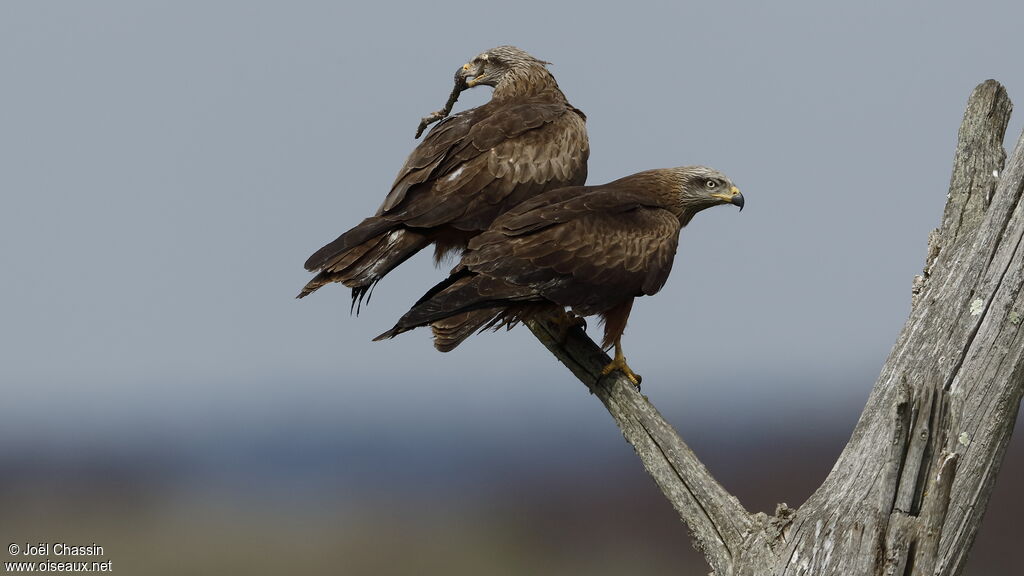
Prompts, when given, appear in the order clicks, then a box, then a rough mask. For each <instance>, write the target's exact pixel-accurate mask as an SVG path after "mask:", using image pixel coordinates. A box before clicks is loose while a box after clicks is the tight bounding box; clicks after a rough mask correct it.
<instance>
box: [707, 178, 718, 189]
mask: <svg viewBox="0 0 1024 576" xmlns="http://www.w3.org/2000/svg"><path fill="white" fill-rule="evenodd" d="M704 185H705V186H707V188H708V190H712V189H714V188H715V187H716V186H718V182H715V181H714V180H708V181H707V182H705V183H704Z"/></svg>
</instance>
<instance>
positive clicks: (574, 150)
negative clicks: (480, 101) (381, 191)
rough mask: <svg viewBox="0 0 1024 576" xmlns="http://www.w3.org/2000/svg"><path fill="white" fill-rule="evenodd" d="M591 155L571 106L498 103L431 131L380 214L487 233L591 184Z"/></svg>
mask: <svg viewBox="0 0 1024 576" xmlns="http://www.w3.org/2000/svg"><path fill="white" fill-rule="evenodd" d="M589 154H590V148H589V143H588V141H587V136H586V127H585V125H584V123H583V118H582V117H581V116H580V115H579V114H577V113H576V111H575V109H573V108H572V107H571V106H569V105H567V104H565V103H564V102H551V101H550V100H546V99H539V100H538V99H522V100H518V101H513V102H509V101H491V102H488V103H487V104H485V105H483V106H480V107H478V108H474V109H472V110H467V111H465V112H463V113H461V114H457V115H455V116H451V117H449V118H448V119H446V121H445V122H442V123H441V124H439V125H438V126H436V127H435V128H434V129H433V130H431V131H430V133H429V134H428V135H427V137H426V138H425V139H424V141H423V142H422V143H421V144H420V145H419V146H418V147H417V148H416V149H415V150H414V151H413V152H412V154H411V155H410V156H409V158H408V159H407V160H406V163H405V166H403V167H402V170H401V171H400V172H399V174H398V177H397V178H396V179H395V183H394V185H393V186H392V189H391V192H390V193H389V194H388V196H387V198H386V199H385V201H384V203H383V204H382V205H381V207H380V209H379V210H378V212H377V215H378V216H380V217H383V218H385V219H387V220H391V221H393V222H401V223H403V224H405V225H406V226H412V227H423V228H428V227H434V226H439V225H444V224H449V225H452V226H454V227H455V228H457V229H460V230H470V231H477V230H483V229H485V228H486V227H487V226H488V225H489V224H490V223H491V222H492V221H493V220H494V218H496V217H497V216H498V215H499V214H501V213H502V212H504V211H505V210H507V209H508V208H510V207H511V206H514V205H515V204H518V203H519V202H521V201H522V200H524V199H526V198H528V197H531V196H533V195H536V194H538V193H540V192H542V191H544V190H547V189H550V188H552V187H560V186H570V185H577V184H581V183H583V181H585V180H586V162H587V157H588V156H589Z"/></svg>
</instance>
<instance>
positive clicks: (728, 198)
mask: <svg viewBox="0 0 1024 576" xmlns="http://www.w3.org/2000/svg"><path fill="white" fill-rule="evenodd" d="M711 196H712V197H713V198H718V199H719V200H721V201H723V202H727V203H729V204H734V205H736V206H739V208H740V212H742V211H743V194H741V193H740V189H739V188H737V187H735V186H733V187H732V188H731V189H730V190H729V193H728V194H712V195H711Z"/></svg>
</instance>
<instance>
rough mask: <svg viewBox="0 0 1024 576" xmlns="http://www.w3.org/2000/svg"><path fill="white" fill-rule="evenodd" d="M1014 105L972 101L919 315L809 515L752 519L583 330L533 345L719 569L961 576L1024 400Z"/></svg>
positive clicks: (932, 240) (981, 93) (986, 89)
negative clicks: (1008, 144) (602, 421)
mask: <svg viewBox="0 0 1024 576" xmlns="http://www.w3.org/2000/svg"><path fill="white" fill-rule="evenodd" d="M1011 108H1012V105H1011V103H1010V100H1009V98H1008V97H1007V95H1006V91H1005V89H1004V88H1003V87H1002V86H1001V85H999V83H997V82H995V81H994V80H989V81H987V82H984V83H982V84H981V85H979V86H978V87H977V88H976V89H975V90H974V93H973V94H972V95H971V97H970V100H969V101H968V104H967V111H966V112H965V114H964V120H963V124H962V125H961V127H960V136H959V143H958V145H957V150H956V157H955V159H954V163H953V176H952V178H951V181H950V188H949V194H948V196H947V201H946V209H945V213H944V215H943V218H942V223H941V225H940V227H939V228H938V229H937V230H935V231H934V232H933V233H932V234H931V235H930V237H929V239H928V254H927V256H926V265H925V268H924V272H923V273H922V274H921V275H920V276H918V277H916V278H915V279H914V285H913V289H912V294H913V307H912V310H911V314H910V318H908V319H907V323H906V325H905V326H904V328H903V331H902V333H901V334H900V336H899V338H898V339H897V341H896V344H895V345H894V346H893V349H892V352H891V353H890V354H889V358H888V360H887V361H886V363H885V366H884V367H883V369H882V373H881V375H880V376H879V378H878V381H877V382H876V384H875V387H874V389H873V390H872V393H871V396H870V397H869V399H868V402H867V405H866V406H865V408H864V412H863V413H862V414H861V417H860V420H859V422H858V423H857V426H856V427H855V429H854V431H853V434H852V436H851V438H850V441H849V443H848V444H847V445H846V448H845V449H844V450H843V452H842V454H841V455H840V457H839V459H838V460H837V461H836V463H835V466H834V467H833V468H832V471H831V472H830V473H829V475H828V477H827V478H826V479H825V481H824V482H823V483H822V485H821V486H820V487H819V488H818V490H817V491H816V492H815V493H814V494H813V495H812V496H811V497H810V498H809V499H808V500H807V502H805V503H804V504H803V505H801V506H800V507H799V508H797V509H795V510H794V509H790V508H787V507H784V506H780V508H779V509H778V510H777V511H776V513H775V515H774V516H772V517H769V516H767V515H765V514H751V513H749V512H748V511H747V510H746V509H744V508H743V506H742V505H741V504H740V502H739V501H738V500H737V499H736V498H735V497H734V496H732V495H731V494H730V493H729V492H727V491H726V490H725V489H724V488H723V487H722V486H721V485H720V484H719V483H718V482H717V481H716V480H715V479H714V478H713V477H712V476H711V474H710V473H709V472H708V470H707V468H706V467H705V466H704V465H703V464H702V463H701V462H700V460H699V459H698V458H697V457H696V455H695V454H694V453H693V452H692V451H691V450H690V449H689V447H688V446H687V445H686V443H685V442H683V440H682V439H681V438H680V437H679V436H678V434H676V432H675V430H673V429H672V427H671V426H670V425H669V424H668V423H667V422H665V420H664V419H663V418H662V417H661V415H660V414H659V413H658V411H657V410H656V409H655V408H654V406H653V405H652V404H651V403H650V402H649V401H648V400H647V398H646V397H644V396H643V395H641V394H640V392H639V391H638V390H636V389H635V388H634V387H633V386H632V385H631V384H630V383H629V381H628V380H626V378H625V377H623V376H622V375H621V374H619V373H618V372H614V373H612V374H609V375H608V376H605V377H601V376H600V372H601V367H602V366H604V365H605V364H607V363H608V362H609V358H608V356H607V355H606V354H604V352H602V351H601V349H600V348H599V347H598V346H597V345H596V344H595V343H594V342H593V341H592V340H590V339H589V338H588V337H587V336H586V334H585V333H583V331H582V330H579V329H574V330H573V331H571V332H570V333H569V336H568V337H567V338H566V339H564V341H562V342H561V343H560V342H559V339H558V338H555V337H554V335H555V334H558V333H559V332H558V328H557V327H554V326H550V325H547V324H546V323H544V322H542V321H531V322H529V323H528V324H529V326H530V329H531V330H532V331H533V332H534V334H535V335H536V336H537V337H538V338H539V339H540V340H541V342H543V343H544V344H545V346H547V347H548V349H549V350H551V352H552V353H554V354H555V356H556V357H558V359H559V360H560V361H562V362H563V363H564V364H565V365H566V366H567V367H568V368H569V369H570V370H571V371H572V372H573V373H574V374H575V375H576V376H577V377H578V378H579V379H580V380H581V381H582V382H583V383H584V384H586V385H587V387H588V388H589V389H590V391H591V392H593V393H594V394H595V395H597V397H598V398H599V399H600V400H601V402H603V403H604V405H605V407H606V408H607V409H608V411H609V413H610V414H611V415H612V417H613V418H614V419H615V422H616V424H618V426H619V427H620V428H621V429H622V433H623V435H624V436H625V438H626V440H628V441H629V442H630V443H631V444H632V445H633V447H634V448H635V449H636V452H637V455H638V456H640V459H641V461H642V462H643V465H644V467H645V468H646V469H647V471H648V472H649V473H650V475H651V476H652V477H653V478H654V480H655V482H656V483H657V484H658V486H659V487H660V488H661V490H662V492H663V493H664V494H665V497H666V498H668V499H669V501H670V502H671V503H672V506H673V507H675V509H676V511H677V512H678V513H679V516H680V518H681V519H682V520H683V522H685V523H686V524H687V526H689V527H690V530H691V531H692V533H693V536H694V539H695V541H696V544H697V545H698V547H699V548H700V549H701V550H702V551H703V552H704V555H705V556H706V557H707V560H708V562H709V563H710V565H711V567H712V569H713V570H714V574H716V575H718V576H727V575H751V576H753V575H767V574H772V575H778V576H796V575H814V576H827V575H836V576H851V575H879V574H884V575H898V576H905V575H932V574H935V575H943V576H953V575H956V574H960V573H961V571H962V570H963V567H964V564H965V562H966V559H967V554H968V552H969V550H970V548H971V545H972V544H973V542H974V537H975V535H976V534H977V532H978V528H979V527H980V525H981V520H982V517H983V515H984V513H985V506H986V504H987V503H988V500H989V496H990V495H991V493H992V487H993V483H994V481H995V478H996V475H997V474H998V473H999V468H1000V466H1001V464H1002V461H1003V456H1004V453H1005V451H1006V446H1007V444H1008V442H1009V440H1010V436H1011V434H1012V432H1013V426H1014V422H1015V419H1016V415H1017V410H1018V408H1019V406H1020V402H1021V395H1022V392H1024V330H1021V321H1022V319H1024V294H1022V287H1024V246H1022V242H1021V240H1022V238H1024V203H1022V202H1021V194H1022V192H1024V134H1022V136H1021V138H1020V140H1019V141H1018V142H1017V146H1016V149H1015V151H1014V153H1013V155H1012V156H1011V158H1010V162H1009V165H1008V166H1005V170H1004V163H1005V160H1006V153H1005V151H1004V150H1003V145H1002V142H1003V136H1004V134H1005V130H1006V124H1007V122H1008V121H1009V117H1010V111H1011Z"/></svg>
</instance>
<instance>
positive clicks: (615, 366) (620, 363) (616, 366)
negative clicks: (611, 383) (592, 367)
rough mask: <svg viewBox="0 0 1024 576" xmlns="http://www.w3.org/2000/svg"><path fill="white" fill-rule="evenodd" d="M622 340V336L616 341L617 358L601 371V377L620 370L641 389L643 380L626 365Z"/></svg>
mask: <svg viewBox="0 0 1024 576" xmlns="http://www.w3.org/2000/svg"><path fill="white" fill-rule="evenodd" d="M620 340H621V336H620V337H619V338H616V339H615V358H614V359H613V360H612V361H611V362H610V363H609V364H608V365H607V366H605V367H604V369H603V370H601V375H602V376H605V375H607V374H610V373H611V372H612V371H613V370H618V371H620V372H622V373H623V374H624V375H625V376H626V378H629V381H630V382H632V383H633V385H634V386H636V387H637V388H639V387H640V382H642V381H643V378H641V377H640V375H639V374H637V373H636V372H633V370H632V369H631V368H630V367H629V364H626V356H625V355H623V353H622V342H621V341H620Z"/></svg>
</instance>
